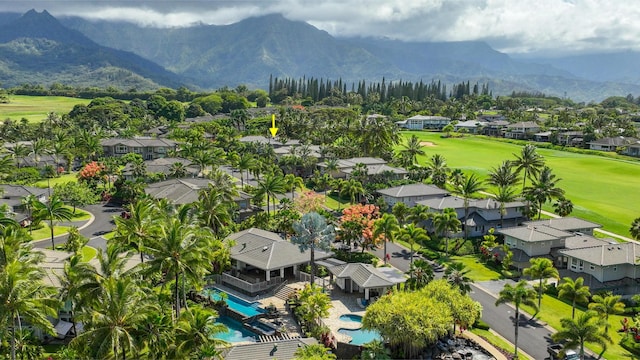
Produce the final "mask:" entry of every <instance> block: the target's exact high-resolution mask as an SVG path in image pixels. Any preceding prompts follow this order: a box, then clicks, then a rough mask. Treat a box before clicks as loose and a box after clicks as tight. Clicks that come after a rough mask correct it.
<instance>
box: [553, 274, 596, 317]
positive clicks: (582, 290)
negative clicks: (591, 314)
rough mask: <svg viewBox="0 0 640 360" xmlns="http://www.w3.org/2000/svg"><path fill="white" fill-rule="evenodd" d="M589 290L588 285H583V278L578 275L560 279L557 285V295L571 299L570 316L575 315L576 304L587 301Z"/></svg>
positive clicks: (589, 294)
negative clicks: (575, 277) (574, 277)
mask: <svg viewBox="0 0 640 360" xmlns="http://www.w3.org/2000/svg"><path fill="white" fill-rule="evenodd" d="M590 296H591V292H590V291H589V287H588V286H585V285H584V279H583V278H582V277H579V278H577V279H575V280H573V279H572V278H570V277H565V278H563V279H562V282H561V283H560V285H558V297H559V298H561V299H567V300H571V318H572V319H573V318H575V316H576V304H586V303H587V302H588V301H589V297H590Z"/></svg>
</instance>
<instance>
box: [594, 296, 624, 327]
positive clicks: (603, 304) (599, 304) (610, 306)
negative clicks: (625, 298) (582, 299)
mask: <svg viewBox="0 0 640 360" xmlns="http://www.w3.org/2000/svg"><path fill="white" fill-rule="evenodd" d="M621 298H622V296H620V295H613V294H611V293H605V294H602V295H601V294H596V295H593V297H592V298H591V303H590V304H589V310H593V311H595V312H597V313H598V314H599V315H600V317H601V318H602V319H603V320H604V322H605V330H609V315H620V314H623V313H624V306H625V305H624V303H623V302H622V301H620V299H621Z"/></svg>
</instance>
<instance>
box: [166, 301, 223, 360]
mask: <svg viewBox="0 0 640 360" xmlns="http://www.w3.org/2000/svg"><path fill="white" fill-rule="evenodd" d="M217 316H218V314H217V312H216V311H215V310H212V309H206V308H203V307H202V306H194V307H191V308H190V309H189V310H187V311H184V312H183V313H182V314H180V319H178V323H177V324H176V344H177V347H176V355H179V356H180V357H182V358H194V357H196V356H197V355H198V354H199V353H200V352H201V351H202V349H203V348H204V347H205V346H208V345H213V346H214V348H215V347H220V346H222V345H226V342H225V341H222V340H218V339H215V338H214V336H215V335H216V334H219V333H222V332H225V331H226V330H227V327H226V326H225V325H223V324H218V323H216V317H217ZM214 355H215V357H219V355H220V353H217V354H214ZM212 357H213V356H211V357H210V358H212Z"/></svg>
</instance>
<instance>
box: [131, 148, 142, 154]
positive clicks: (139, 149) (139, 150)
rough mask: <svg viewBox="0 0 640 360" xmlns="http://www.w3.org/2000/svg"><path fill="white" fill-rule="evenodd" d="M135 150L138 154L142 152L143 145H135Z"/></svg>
mask: <svg viewBox="0 0 640 360" xmlns="http://www.w3.org/2000/svg"><path fill="white" fill-rule="evenodd" d="M133 152H134V153H136V154H142V148H141V147H135V148H133Z"/></svg>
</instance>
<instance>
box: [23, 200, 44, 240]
mask: <svg viewBox="0 0 640 360" xmlns="http://www.w3.org/2000/svg"><path fill="white" fill-rule="evenodd" d="M36 202H40V200H38V198H37V197H36V196H35V195H33V194H29V195H27V196H25V197H23V198H22V199H21V200H20V205H22V207H24V209H25V210H26V211H27V214H28V215H29V233H30V234H32V233H33V209H34V208H35V207H36Z"/></svg>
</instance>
